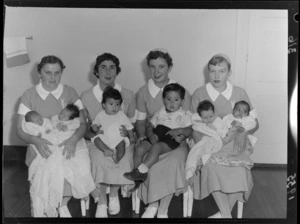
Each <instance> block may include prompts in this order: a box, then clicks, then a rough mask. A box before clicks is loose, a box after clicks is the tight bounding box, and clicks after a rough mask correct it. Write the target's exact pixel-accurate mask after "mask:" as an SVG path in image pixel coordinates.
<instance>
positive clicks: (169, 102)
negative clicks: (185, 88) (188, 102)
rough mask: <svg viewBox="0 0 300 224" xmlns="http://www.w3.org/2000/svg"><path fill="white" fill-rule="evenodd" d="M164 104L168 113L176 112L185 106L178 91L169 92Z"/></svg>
mask: <svg viewBox="0 0 300 224" xmlns="http://www.w3.org/2000/svg"><path fill="white" fill-rule="evenodd" d="M163 103H164V105H165V107H166V110H167V112H175V111H177V110H179V109H180V107H181V106H182V104H183V99H181V97H180V94H179V93H178V92H176V91H169V92H167V93H166V97H165V98H163Z"/></svg>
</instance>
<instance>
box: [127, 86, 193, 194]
mask: <svg viewBox="0 0 300 224" xmlns="http://www.w3.org/2000/svg"><path fill="white" fill-rule="evenodd" d="M184 95H185V89H184V87H182V86H181V85H179V84H177V83H172V84H168V85H167V86H165V88H164V90H163V94H162V97H163V104H164V106H163V107H162V108H161V109H160V110H159V111H157V112H156V113H155V114H154V115H153V117H152V118H151V120H150V122H149V125H148V127H147V129H146V136H147V138H146V140H148V142H149V144H148V148H147V150H146V151H145V154H147V153H148V154H147V156H146V158H145V160H144V162H143V163H142V164H141V165H139V166H138V167H137V168H135V169H133V170H132V171H131V172H128V173H124V177H126V178H127V179H129V180H133V181H136V182H137V184H136V186H135V187H134V189H136V188H137V186H139V184H140V183H141V182H143V181H145V180H146V179H147V173H148V171H149V169H150V168H151V166H153V165H154V164H155V163H156V162H157V161H158V159H159V156H160V155H162V154H165V153H167V152H170V151H171V150H174V149H176V148H177V147H178V146H179V144H180V143H179V142H178V141H179V140H178V139H180V136H181V135H184V136H185V137H188V136H189V135H190V134H191V133H192V121H191V114H190V113H189V112H186V111H183V110H182V105H183V102H184ZM138 149H139V148H137V149H136V150H138Z"/></svg>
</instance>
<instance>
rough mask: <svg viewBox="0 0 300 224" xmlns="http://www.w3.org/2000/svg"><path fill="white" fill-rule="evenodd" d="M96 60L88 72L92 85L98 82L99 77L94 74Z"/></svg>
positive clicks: (88, 78)
mask: <svg viewBox="0 0 300 224" xmlns="http://www.w3.org/2000/svg"><path fill="white" fill-rule="evenodd" d="M95 63H96V62H93V63H91V64H90V69H89V72H88V77H87V80H88V81H89V82H90V83H91V84H92V86H94V85H96V84H97V80H98V78H97V77H96V76H95V75H94V66H95Z"/></svg>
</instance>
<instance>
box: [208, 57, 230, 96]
mask: <svg viewBox="0 0 300 224" xmlns="http://www.w3.org/2000/svg"><path fill="white" fill-rule="evenodd" d="M208 72H209V81H210V83H211V84H212V85H213V87H214V88H215V89H217V90H219V89H220V90H222V91H223V90H225V86H226V82H227V79H228V76H229V74H230V71H229V69H228V64H227V63H226V62H224V61H223V62H221V63H219V64H217V65H209V66H208Z"/></svg>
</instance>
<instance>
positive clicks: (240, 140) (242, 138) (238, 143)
mask: <svg viewBox="0 0 300 224" xmlns="http://www.w3.org/2000/svg"><path fill="white" fill-rule="evenodd" d="M247 135H248V133H247V132H245V131H244V132H242V133H240V134H239V135H237V136H236V138H235V141H234V145H233V150H234V151H235V152H242V151H244V150H245V149H246V142H247Z"/></svg>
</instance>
